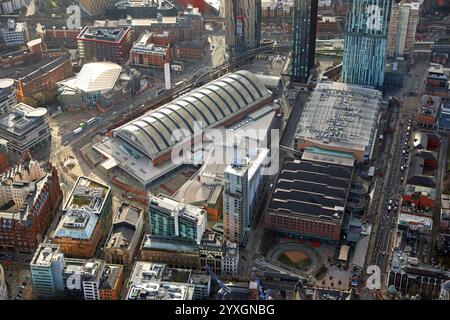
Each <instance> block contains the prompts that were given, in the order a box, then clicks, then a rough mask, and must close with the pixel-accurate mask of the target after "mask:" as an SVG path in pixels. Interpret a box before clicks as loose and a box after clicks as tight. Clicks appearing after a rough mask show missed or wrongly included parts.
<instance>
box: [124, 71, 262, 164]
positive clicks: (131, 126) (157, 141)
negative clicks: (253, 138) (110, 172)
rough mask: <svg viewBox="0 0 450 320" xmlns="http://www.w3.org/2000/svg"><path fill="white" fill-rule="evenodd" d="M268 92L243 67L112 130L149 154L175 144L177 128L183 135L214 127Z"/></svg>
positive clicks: (151, 155)
mask: <svg viewBox="0 0 450 320" xmlns="http://www.w3.org/2000/svg"><path fill="white" fill-rule="evenodd" d="M269 96H270V92H269V91H268V90H267V89H266V88H265V87H264V85H263V84H262V83H261V82H260V81H259V80H258V79H257V77H256V76H255V75H254V74H253V73H251V72H249V71H246V70H240V71H237V72H234V73H230V74H227V75H225V76H223V77H221V78H219V79H217V80H214V81H212V82H210V83H208V84H206V85H204V86H202V87H201V88H198V89H195V90H193V91H191V92H189V93H187V94H186V95H184V96H182V97H179V98H177V99H175V100H173V101H171V102H169V103H167V104H165V105H163V106H162V107H160V108H158V109H156V110H152V111H149V112H147V113H146V114H144V115H143V116H141V117H139V118H137V119H135V120H133V121H131V122H129V123H127V124H125V125H123V126H122V127H120V128H118V129H116V130H115V135H116V136H119V137H121V138H123V139H124V140H126V141H127V142H128V143H130V144H132V145H133V146H135V147H136V148H137V149H139V150H140V151H142V152H144V153H145V154H146V155H147V156H149V157H150V158H152V157H154V156H155V155H157V154H158V153H160V152H162V151H164V150H165V149H168V148H170V147H172V146H173V145H175V144H176V143H177V142H178V141H176V139H175V138H174V137H172V134H173V132H174V131H175V130H176V129H181V130H182V131H183V135H182V136H183V137H189V136H191V135H192V134H193V133H194V129H195V126H194V123H197V126H201V128H203V129H204V128H209V127H215V126H217V125H219V124H220V123H221V122H223V121H224V120H226V119H228V118H230V117H231V116H233V115H234V114H237V113H239V112H240V111H241V110H243V109H245V108H246V107H248V106H250V105H254V104H256V103H258V102H260V101H261V100H263V99H265V98H267V97H269Z"/></svg>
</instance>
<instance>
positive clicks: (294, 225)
mask: <svg viewBox="0 0 450 320" xmlns="http://www.w3.org/2000/svg"><path fill="white" fill-rule="evenodd" d="M352 175H353V168H352V167H348V166H340V165H333V164H328V163H322V162H313V161H298V160H287V161H286V162H285V163H284V164H283V168H282V170H281V173H280V175H279V177H278V181H277V183H276V185H275V186H274V192H273V194H272V199H271V200H270V203H269V207H268V209H267V211H266V214H265V223H266V227H268V228H269V229H272V230H274V231H277V232H280V233H284V234H289V235H295V236H301V237H304V238H312V239H323V240H328V241H339V239H340V235H341V225H342V221H343V213H344V208H345V205H346V202H347V197H348V193H349V188H350V181H351V178H352Z"/></svg>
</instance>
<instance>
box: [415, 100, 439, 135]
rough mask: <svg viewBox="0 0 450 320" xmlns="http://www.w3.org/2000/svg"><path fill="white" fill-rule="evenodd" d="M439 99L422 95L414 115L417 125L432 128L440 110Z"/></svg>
mask: <svg viewBox="0 0 450 320" xmlns="http://www.w3.org/2000/svg"><path fill="white" fill-rule="evenodd" d="M441 100H442V98H441V97H436V96H429V95H424V96H422V98H421V99H420V105H419V107H418V112H417V115H416V120H417V124H419V125H422V126H424V127H427V128H429V127H433V126H434V125H435V123H436V121H437V117H438V113H439V110H440V109H441V105H442V103H441Z"/></svg>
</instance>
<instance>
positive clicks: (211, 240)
mask: <svg viewBox="0 0 450 320" xmlns="http://www.w3.org/2000/svg"><path fill="white" fill-rule="evenodd" d="M199 250H200V263H201V266H202V269H203V270H205V268H206V266H208V267H209V268H211V270H212V271H213V272H214V273H215V274H217V275H222V276H235V275H236V274H237V268H238V263H239V246H238V245H237V244H236V243H234V242H231V241H228V240H226V239H225V238H224V236H223V235H222V234H219V233H217V232H213V231H206V232H205V233H204V234H203V238H202V242H201V243H200V247H199Z"/></svg>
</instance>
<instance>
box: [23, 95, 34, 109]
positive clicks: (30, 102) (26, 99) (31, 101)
mask: <svg viewBox="0 0 450 320" xmlns="http://www.w3.org/2000/svg"><path fill="white" fill-rule="evenodd" d="M23 103H25V104H27V105H29V106H31V107H34V108H36V107H37V101H36V100H35V99H33V98H30V97H24V98H23Z"/></svg>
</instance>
